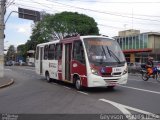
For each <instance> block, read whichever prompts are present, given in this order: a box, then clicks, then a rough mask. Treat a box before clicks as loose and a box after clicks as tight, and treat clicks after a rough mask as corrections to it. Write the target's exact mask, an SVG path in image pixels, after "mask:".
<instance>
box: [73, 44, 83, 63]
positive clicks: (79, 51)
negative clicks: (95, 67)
mask: <svg viewBox="0 0 160 120" xmlns="http://www.w3.org/2000/svg"><path fill="white" fill-rule="evenodd" d="M73 59H75V60H78V61H79V62H81V63H83V64H85V58H84V49H83V46H82V42H81V41H76V42H74V45H73Z"/></svg>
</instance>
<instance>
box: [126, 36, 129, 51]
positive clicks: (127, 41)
mask: <svg viewBox="0 0 160 120" xmlns="http://www.w3.org/2000/svg"><path fill="white" fill-rule="evenodd" d="M126 49H129V40H128V37H126Z"/></svg>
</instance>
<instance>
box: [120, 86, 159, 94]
mask: <svg viewBox="0 0 160 120" xmlns="http://www.w3.org/2000/svg"><path fill="white" fill-rule="evenodd" d="M119 86H120V87H124V88H129V89H134V90H139V91H144V92H150V93H155V94H160V92H157V91H151V90H146V89H141V88H135V87H130V86H123V85H119Z"/></svg>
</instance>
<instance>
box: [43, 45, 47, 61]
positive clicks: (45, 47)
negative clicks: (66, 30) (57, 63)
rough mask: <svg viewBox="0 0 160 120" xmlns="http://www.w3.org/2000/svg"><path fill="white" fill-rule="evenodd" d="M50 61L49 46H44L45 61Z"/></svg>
mask: <svg viewBox="0 0 160 120" xmlns="http://www.w3.org/2000/svg"><path fill="white" fill-rule="evenodd" d="M47 59H48V45H45V46H44V60H47Z"/></svg>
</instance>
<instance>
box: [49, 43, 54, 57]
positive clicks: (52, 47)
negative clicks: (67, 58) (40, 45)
mask: <svg viewBox="0 0 160 120" xmlns="http://www.w3.org/2000/svg"><path fill="white" fill-rule="evenodd" d="M53 59H55V45H54V44H51V45H49V48H48V60H53Z"/></svg>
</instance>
